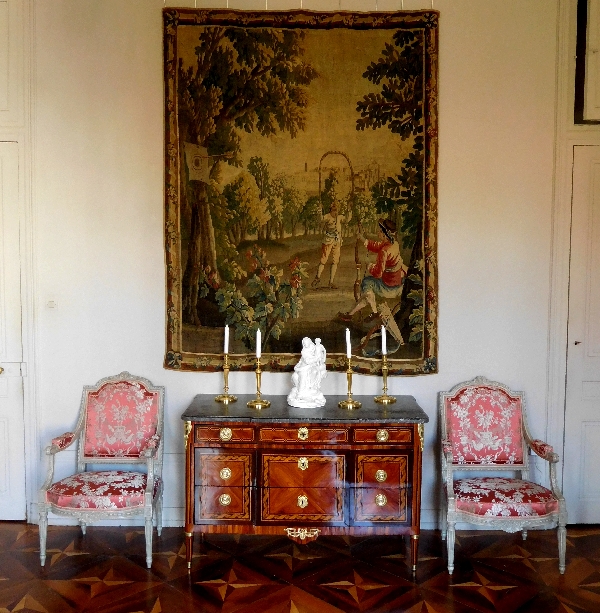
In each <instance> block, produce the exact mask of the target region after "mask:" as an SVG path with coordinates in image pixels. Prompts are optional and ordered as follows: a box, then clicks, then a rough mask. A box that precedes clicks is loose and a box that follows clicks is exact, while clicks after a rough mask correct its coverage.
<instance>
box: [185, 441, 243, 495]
mask: <svg viewBox="0 0 600 613" xmlns="http://www.w3.org/2000/svg"><path fill="white" fill-rule="evenodd" d="M194 466H195V470H194V473H195V474H194V483H195V485H207V486H208V485H211V486H221V487H222V486H228V487H243V486H249V485H250V480H251V475H252V468H251V467H252V454H251V453H214V452H212V451H211V450H207V449H195V450H194Z"/></svg>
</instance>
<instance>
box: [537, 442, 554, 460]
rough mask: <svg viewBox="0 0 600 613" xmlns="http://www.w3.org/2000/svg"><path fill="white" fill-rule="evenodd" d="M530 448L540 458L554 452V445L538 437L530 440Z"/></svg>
mask: <svg viewBox="0 0 600 613" xmlns="http://www.w3.org/2000/svg"><path fill="white" fill-rule="evenodd" d="M531 448H532V449H533V450H534V451H535V452H536V453H537V454H538V455H539V456H541V457H542V458H545V457H546V456H547V455H549V454H551V453H554V447H552V445H549V444H548V443H544V441H541V440H540V439H539V438H536V439H535V440H533V441H531Z"/></svg>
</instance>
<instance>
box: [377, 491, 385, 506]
mask: <svg viewBox="0 0 600 613" xmlns="http://www.w3.org/2000/svg"><path fill="white" fill-rule="evenodd" d="M375 504H376V505H377V506H378V507H385V505H386V504H387V496H386V495H385V494H377V496H375Z"/></svg>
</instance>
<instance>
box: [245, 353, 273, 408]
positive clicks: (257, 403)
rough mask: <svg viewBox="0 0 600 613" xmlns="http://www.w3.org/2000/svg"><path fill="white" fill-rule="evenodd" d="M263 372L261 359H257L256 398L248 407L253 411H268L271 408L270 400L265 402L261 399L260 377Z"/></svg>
mask: <svg viewBox="0 0 600 613" xmlns="http://www.w3.org/2000/svg"><path fill="white" fill-rule="evenodd" d="M261 373H262V371H261V369H260V358H256V398H254V399H253V400H250V401H249V402H248V403H247V406H248V407H250V408H251V409H266V408H268V407H270V406H271V402H270V401H269V400H265V399H264V398H261V397H260V375H261Z"/></svg>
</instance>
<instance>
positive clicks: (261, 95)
mask: <svg viewBox="0 0 600 613" xmlns="http://www.w3.org/2000/svg"><path fill="white" fill-rule="evenodd" d="M201 30H202V31H201V34H200V36H199V37H198V38H197V40H196V44H195V47H194V58H193V61H188V62H187V63H186V62H183V61H181V60H180V66H179V75H178V128H179V141H180V144H181V152H180V159H181V160H182V163H181V165H180V169H181V170H180V172H181V186H182V189H181V192H180V203H181V216H180V219H181V228H180V231H181V251H182V266H183V268H184V272H183V277H182V290H181V291H182V317H183V325H184V338H187V339H188V342H189V347H190V348H191V350H193V349H194V347H197V346H198V343H196V344H194V339H200V338H201V339H202V343H203V350H205V351H218V346H217V340H218V339H220V338H221V334H222V328H223V326H224V325H225V324H229V325H230V326H231V327H232V329H233V332H234V343H237V346H234V351H235V350H236V347H237V350H238V351H242V352H243V351H246V350H248V349H253V348H254V339H255V335H256V330H257V329H258V328H259V327H260V329H261V331H262V333H263V335H262V338H263V342H264V347H263V349H265V350H267V351H271V352H273V353H278V352H282V353H294V352H297V351H298V350H299V346H300V340H301V338H302V337H303V336H311V337H317V336H319V337H321V338H322V339H323V342H324V344H326V346H327V347H328V350H329V351H333V352H335V351H339V352H342V351H343V350H344V347H343V342H344V337H343V334H342V331H343V329H344V328H345V327H347V326H349V327H351V328H352V330H353V333H352V335H353V338H355V339H356V345H357V351H360V352H361V353H362V355H364V356H374V355H377V351H378V342H377V336H378V330H379V326H380V324H381V321H382V319H383V321H384V323H385V325H386V327H387V328H388V331H389V332H390V334H391V338H389V340H388V347H389V349H390V353H392V354H394V357H400V358H401V357H407V358H411V357H416V356H418V355H420V354H421V353H422V336H423V269H424V266H423V243H422V241H423V238H422V237H423V181H424V178H423V162H424V160H423V146H424V144H423V127H424V121H423V91H424V84H423V59H422V58H423V39H422V34H421V30H418V29H415V30H406V31H404V30H393V31H389V32H387V33H383V34H380V39H381V40H378V41H377V42H376V44H375V43H374V45H373V49H377V52H376V53H373V54H372V55H371V59H370V60H369V61H367V60H366V59H365V60H362V61H363V63H362V67H361V68H360V73H358V74H357V75H356V78H357V79H358V80H359V81H360V86H359V87H357V88H356V90H355V91H352V92H350V95H349V96H347V98H348V100H349V103H348V104H347V108H345V109H343V110H342V111H340V112H338V113H337V115H336V117H337V118H339V120H340V121H350V122H352V123H353V127H352V131H353V133H354V135H351V136H350V137H349V136H348V134H347V133H346V132H344V129H345V128H344V127H338V126H337V121H336V122H332V121H331V120H325V121H323V120H320V119H319V112H320V111H319V109H320V108H327V107H331V106H332V105H335V104H339V102H337V101H336V100H337V97H336V93H335V92H336V88H338V89H340V91H341V88H342V87H344V84H343V83H342V79H343V77H342V76H339V75H338V76H337V77H336V76H335V72H336V70H338V69H340V66H339V65H338V66H337V68H336V67H334V70H333V71H331V72H330V69H331V67H330V66H328V65H327V64H326V60H324V59H323V58H322V57H321V56H322V51H323V49H319V38H318V36H319V34H322V32H317V33H315V32H313V31H310V30H302V29H277V28H262V27H257V28H238V27H220V26H206V27H203V28H202V29H201ZM337 34H338V35H339V36H340V37H343V36H344V32H343V31H340V32H338V33H337ZM355 34H356V32H352V33H347V36H351V35H355ZM383 36H385V38H386V40H383V38H382V37H383ZM340 40H342V39H340ZM345 44H347V45H348V49H350V48H351V47H352V45H355V44H354V43H353V42H352V41H351V40H350V41H349V42H347V43H345ZM331 75H333V76H331ZM336 79H337V80H336ZM346 80H348V79H346ZM327 87H329V88H330V89H327ZM324 92H327V93H324ZM332 92H333V93H332ZM320 105H321V106H320ZM371 133H377V134H378V135H379V136H381V135H385V139H384V141H385V143H389V144H388V145H386V147H387V148H386V147H384V148H383V149H385V150H384V151H379V152H377V150H376V149H375V148H374V147H373V146H372V145H367V144H366V143H367V140H366V138H367V136H368V138H370V139H372V138H373V137H372V136H370V134H371ZM361 135H364V136H361ZM349 138H350V139H352V142H356V143H358V144H355V145H352V146H351V145H349V144H347V143H348V142H349ZM361 138H365V141H364V142H365V145H364V147H362V149H361V141H360V139H361ZM369 142H371V141H369ZM290 143H291V144H292V145H293V144H294V143H296V144H297V147H296V149H295V150H294V149H292V148H290V147H291V146H292V145H290ZM390 147H393V148H394V149H395V150H394V151H393V152H392V153H393V155H390ZM398 153H400V155H397V154H398ZM384 248H385V249H384ZM382 249H384V250H385V254H386V255H385V257H383V258H382V257H381V256H380V251H381V250H382ZM386 258H387V259H386ZM367 261H369V262H370V263H369V264H368V265H367ZM382 263H383V264H382ZM378 266H379V267H380V268H381V266H383V269H382V270H378ZM357 270H359V271H360V274H359V276H356V271H357ZM390 272H391V273H393V274H390ZM386 275H387V276H386ZM211 331H214V332H211ZM207 347H208V349H206V348H207Z"/></svg>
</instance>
